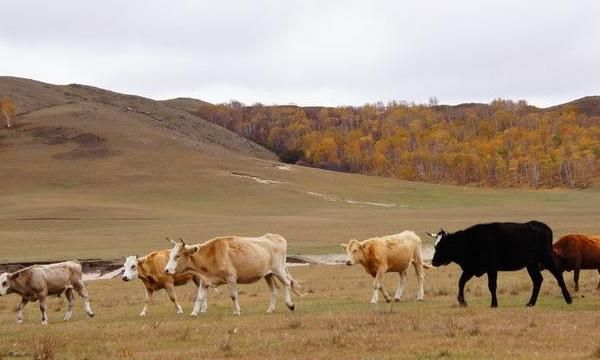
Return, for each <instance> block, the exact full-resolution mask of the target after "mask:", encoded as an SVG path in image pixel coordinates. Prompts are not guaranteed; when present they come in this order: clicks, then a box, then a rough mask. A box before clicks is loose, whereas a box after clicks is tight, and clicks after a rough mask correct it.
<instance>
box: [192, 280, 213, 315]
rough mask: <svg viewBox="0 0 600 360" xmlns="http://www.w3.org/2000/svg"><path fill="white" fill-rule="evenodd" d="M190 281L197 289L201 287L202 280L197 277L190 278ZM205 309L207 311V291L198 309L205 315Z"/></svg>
mask: <svg viewBox="0 0 600 360" xmlns="http://www.w3.org/2000/svg"><path fill="white" fill-rule="evenodd" d="M192 281H193V282H194V284H196V287H197V288H200V286H202V280H200V278H199V277H195V276H194V277H193V278H192ZM215 289H216V288H215ZM207 309H208V290H206V296H204V298H203V299H202V306H201V307H200V312H201V313H205V312H206V310H207Z"/></svg>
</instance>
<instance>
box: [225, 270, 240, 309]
mask: <svg viewBox="0 0 600 360" xmlns="http://www.w3.org/2000/svg"><path fill="white" fill-rule="evenodd" d="M227 286H229V293H230V294H231V301H233V314H234V315H240V302H239V300H238V289H237V279H236V277H235V276H229V277H228V278H227Z"/></svg>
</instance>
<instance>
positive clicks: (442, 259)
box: [427, 229, 452, 266]
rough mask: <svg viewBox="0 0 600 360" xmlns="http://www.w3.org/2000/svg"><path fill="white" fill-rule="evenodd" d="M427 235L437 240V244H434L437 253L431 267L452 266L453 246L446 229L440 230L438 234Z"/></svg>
mask: <svg viewBox="0 0 600 360" xmlns="http://www.w3.org/2000/svg"><path fill="white" fill-rule="evenodd" d="M427 235H429V236H431V237H432V238H434V239H435V243H434V244H433V247H434V248H435V253H434V254H433V260H431V265H433V266H441V265H448V264H450V263H451V262H452V251H451V246H452V244H450V243H449V241H448V235H449V234H448V233H447V232H446V231H445V230H444V229H440V231H439V232H438V233H437V234H432V233H427Z"/></svg>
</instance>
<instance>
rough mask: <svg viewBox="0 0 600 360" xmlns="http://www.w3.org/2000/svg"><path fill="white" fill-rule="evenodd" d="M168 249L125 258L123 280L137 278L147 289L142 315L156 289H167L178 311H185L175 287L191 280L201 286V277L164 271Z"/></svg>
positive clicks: (204, 309) (203, 305) (144, 313)
mask: <svg viewBox="0 0 600 360" xmlns="http://www.w3.org/2000/svg"><path fill="white" fill-rule="evenodd" d="M170 251H171V250H170V249H168V250H159V251H152V252H151V253H149V254H147V255H146V256H143V257H138V256H137V255H135V256H128V257H127V258H126V259H125V265H123V268H124V270H123V277H122V279H123V281H132V280H135V279H137V278H139V279H140V280H142V283H143V284H144V287H145V289H146V299H145V301H144V308H143V309H142V312H141V313H140V316H146V311H147V310H148V304H149V303H150V302H151V300H152V294H153V293H154V292H155V291H158V290H161V289H165V290H166V291H167V294H168V295H169V299H171V301H172V302H173V303H174V304H175V308H176V309H177V313H178V314H181V313H183V309H181V305H179V303H178V302H177V295H176V294H175V287H176V286H180V285H185V284H187V283H188V282H189V281H190V280H193V281H194V283H195V284H196V286H199V284H200V279H199V278H196V277H194V275H192V274H176V275H169V274H166V273H165V271H164V268H165V265H167V262H168V261H169V253H170ZM201 310H202V312H204V311H206V298H205V300H204V303H203V304H202V309H201Z"/></svg>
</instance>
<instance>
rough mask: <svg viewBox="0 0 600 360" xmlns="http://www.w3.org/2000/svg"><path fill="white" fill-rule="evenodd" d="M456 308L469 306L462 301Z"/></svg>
mask: <svg viewBox="0 0 600 360" xmlns="http://www.w3.org/2000/svg"><path fill="white" fill-rule="evenodd" d="M458 306H460V307H467V306H469V304H467V302H466V301H463V302H459V303H458Z"/></svg>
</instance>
